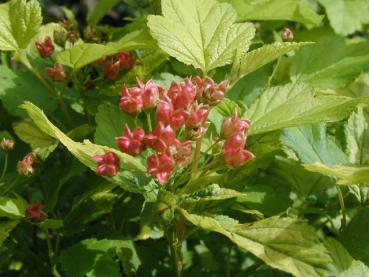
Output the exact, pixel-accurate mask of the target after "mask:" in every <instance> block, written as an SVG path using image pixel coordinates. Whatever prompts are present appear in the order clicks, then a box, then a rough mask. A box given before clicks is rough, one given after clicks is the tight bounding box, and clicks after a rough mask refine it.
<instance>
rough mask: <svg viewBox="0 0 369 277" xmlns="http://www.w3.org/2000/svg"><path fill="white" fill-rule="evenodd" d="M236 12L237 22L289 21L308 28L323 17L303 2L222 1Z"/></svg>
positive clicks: (279, 0)
mask: <svg viewBox="0 0 369 277" xmlns="http://www.w3.org/2000/svg"><path fill="white" fill-rule="evenodd" d="M222 2H228V3H231V4H232V5H233V7H234V8H235V9H236V11H237V12H238V15H239V16H238V19H239V20H248V21H251V20H252V21H254V20H289V21H296V22H299V23H302V24H304V25H306V26H308V27H310V26H316V25H318V24H319V23H320V22H321V21H322V19H323V16H321V15H319V14H317V13H316V12H315V11H314V10H313V9H312V7H311V6H310V5H309V4H308V3H307V2H306V1H305V0H278V1H275V0H256V1H248V0H222Z"/></svg>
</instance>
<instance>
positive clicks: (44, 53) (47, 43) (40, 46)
mask: <svg viewBox="0 0 369 277" xmlns="http://www.w3.org/2000/svg"><path fill="white" fill-rule="evenodd" d="M35 46H36V48H37V50H38V52H39V53H40V55H41V57H43V58H48V57H50V56H51V55H52V54H53V53H54V50H55V47H54V45H53V41H52V40H51V37H49V36H46V37H45V40H44V42H38V41H36V42H35Z"/></svg>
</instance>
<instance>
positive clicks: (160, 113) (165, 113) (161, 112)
mask: <svg viewBox="0 0 369 277" xmlns="http://www.w3.org/2000/svg"><path fill="white" fill-rule="evenodd" d="M173 111H174V108H173V105H172V103H171V102H169V101H168V102H167V101H162V102H160V103H159V105H158V107H157V109H156V120H157V121H158V122H163V123H164V124H165V125H169V124H170V121H171V117H172V114H173Z"/></svg>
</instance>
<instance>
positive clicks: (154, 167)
mask: <svg viewBox="0 0 369 277" xmlns="http://www.w3.org/2000/svg"><path fill="white" fill-rule="evenodd" d="M147 163H148V169H147V172H148V173H149V174H151V175H152V176H153V177H154V178H156V179H158V180H159V181H160V182H161V183H167V182H168V180H169V178H170V176H171V175H172V173H173V170H174V167H175V164H174V161H173V160H172V158H171V157H170V156H168V155H166V154H160V155H158V154H155V155H152V156H150V157H148V158H147Z"/></svg>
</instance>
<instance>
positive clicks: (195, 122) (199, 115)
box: [186, 104, 210, 128]
mask: <svg viewBox="0 0 369 277" xmlns="http://www.w3.org/2000/svg"><path fill="white" fill-rule="evenodd" d="M209 112H210V109H209V107H207V106H202V107H200V108H198V107H197V105H196V104H194V105H192V108H191V111H190V116H189V117H188V119H187V121H186V125H187V126H188V127H190V128H198V127H200V126H203V125H204V123H205V121H206V120H207V119H208V115H209Z"/></svg>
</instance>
